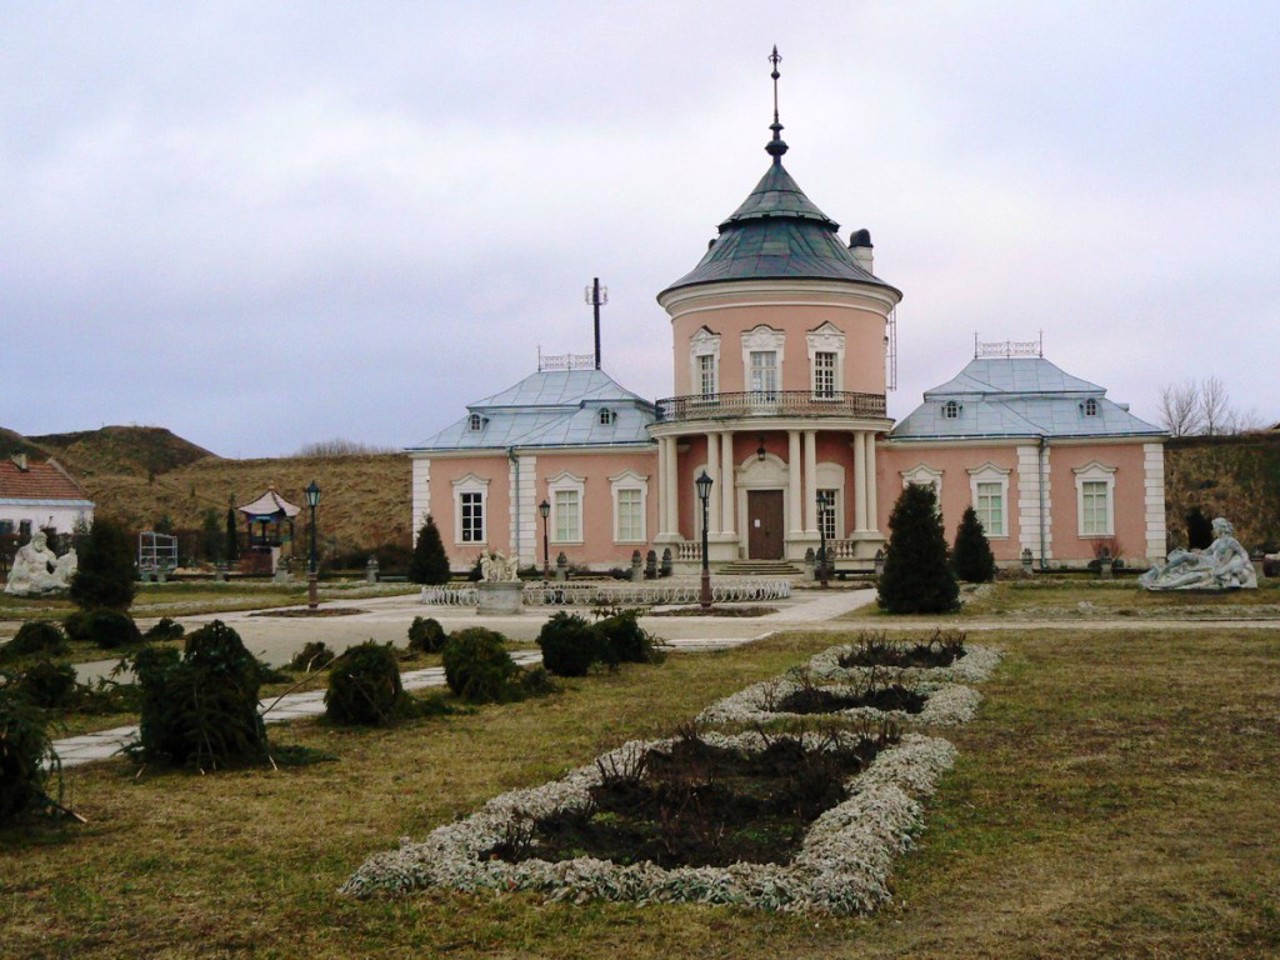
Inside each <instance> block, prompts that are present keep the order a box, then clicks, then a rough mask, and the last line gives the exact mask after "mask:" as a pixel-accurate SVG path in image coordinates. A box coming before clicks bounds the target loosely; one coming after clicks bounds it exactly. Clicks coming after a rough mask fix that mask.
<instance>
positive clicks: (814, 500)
mask: <svg viewBox="0 0 1280 960" xmlns="http://www.w3.org/2000/svg"><path fill="white" fill-rule="evenodd" d="M804 530H805V533H811V534H813V535H814V536H815V537H816V536H817V535H818V433H817V431H816V430H806V431H805V432H804Z"/></svg>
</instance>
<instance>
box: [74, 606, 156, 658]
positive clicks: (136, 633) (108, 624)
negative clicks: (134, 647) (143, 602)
mask: <svg viewBox="0 0 1280 960" xmlns="http://www.w3.org/2000/svg"><path fill="white" fill-rule="evenodd" d="M84 623H85V631H86V633H88V638H89V640H91V641H93V643H95V644H97V645H98V646H99V647H101V648H102V649H103V650H115V649H117V648H118V647H127V646H129V645H130V644H133V643H141V642H142V632H141V631H140V630H139V629H138V625H137V624H136V623H134V622H133V617H131V616H129V615H128V614H127V613H122V612H121V611H119V610H94V611H92V612H90V614H89V615H88V617H87V618H86V619H85V621H84Z"/></svg>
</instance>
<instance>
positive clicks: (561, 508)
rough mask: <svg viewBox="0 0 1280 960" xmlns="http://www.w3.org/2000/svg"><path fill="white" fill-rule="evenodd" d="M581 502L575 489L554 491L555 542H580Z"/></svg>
mask: <svg viewBox="0 0 1280 960" xmlns="http://www.w3.org/2000/svg"><path fill="white" fill-rule="evenodd" d="M581 507H582V503H581V501H580V500H579V499H578V491H577V490H557V491H556V503H555V508H556V542H557V543H580V542H582V510H581Z"/></svg>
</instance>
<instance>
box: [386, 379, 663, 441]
mask: <svg viewBox="0 0 1280 960" xmlns="http://www.w3.org/2000/svg"><path fill="white" fill-rule="evenodd" d="M603 409H607V410H609V411H611V412H612V413H613V415H614V416H613V422H612V423H601V422H600V411H601V410H603ZM473 416H477V417H479V418H480V419H479V429H473V427H472V424H473V421H472V417H473ZM653 421H654V407H653V404H652V403H650V402H649V401H648V400H645V399H644V398H642V397H640V396H638V395H637V394H634V393H632V392H631V391H630V390H627V389H626V388H624V387H622V386H620V385H619V384H618V383H617V382H616V381H614V380H613V378H612V377H610V376H609V375H608V374H606V373H604V372H603V371H600V370H547V371H539V372H538V373H535V374H531V375H530V376H528V377H525V378H524V379H523V380H521V381H520V382H519V383H517V384H516V385H515V386H513V387H511V388H509V389H507V390H503V391H501V392H500V393H495V394H493V395H492V396H489V397H485V398H484V399H483V400H478V401H476V402H475V403H471V404H468V405H467V415H466V416H464V417H463V418H462V419H461V420H458V421H456V422H455V423H452V424H450V425H449V426H447V427H445V428H444V429H443V430H441V431H440V432H439V433H437V434H436V435H435V436H433V437H430V438H428V439H427V440H425V441H423V443H422V444H421V445H420V446H417V447H410V448H409V449H410V450H411V451H414V452H419V451H445V450H452V451H462V450H492V449H506V448H508V447H563V446H594V445H598V444H614V445H628V444H637V445H645V446H647V445H648V444H649V443H650V440H649V435H648V431H647V430H646V427H648V425H649V424H651V423H653Z"/></svg>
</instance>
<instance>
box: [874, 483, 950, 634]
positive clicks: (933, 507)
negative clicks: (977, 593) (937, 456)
mask: <svg viewBox="0 0 1280 960" xmlns="http://www.w3.org/2000/svg"><path fill="white" fill-rule="evenodd" d="M937 503H938V501H937V497H936V496H935V495H934V492H933V487H930V486H920V485H918V484H914V483H912V484H908V485H907V488H906V489H905V490H903V491H902V496H900V497H898V502H897V503H895V504H894V506H893V513H892V514H891V515H890V517H889V529H890V531H891V533H890V534H889V547H888V551H887V555H886V557H885V564H884V574H883V575H882V576H881V577H880V584H879V587H878V588H877V589H878V593H879V603H880V606H881V607H882V608H884V609H885V610H887V611H888V612H889V613H945V612H947V611H948V610H954V609H955V607H956V600H957V598H958V597H959V595H960V588H959V586H958V585H957V583H956V578H955V574H954V573H952V572H951V564H950V563H949V562H948V558H947V538H946V535H945V534H944V533H943V529H942V517H941V516H940V515H939V513H938V510H937Z"/></svg>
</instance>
